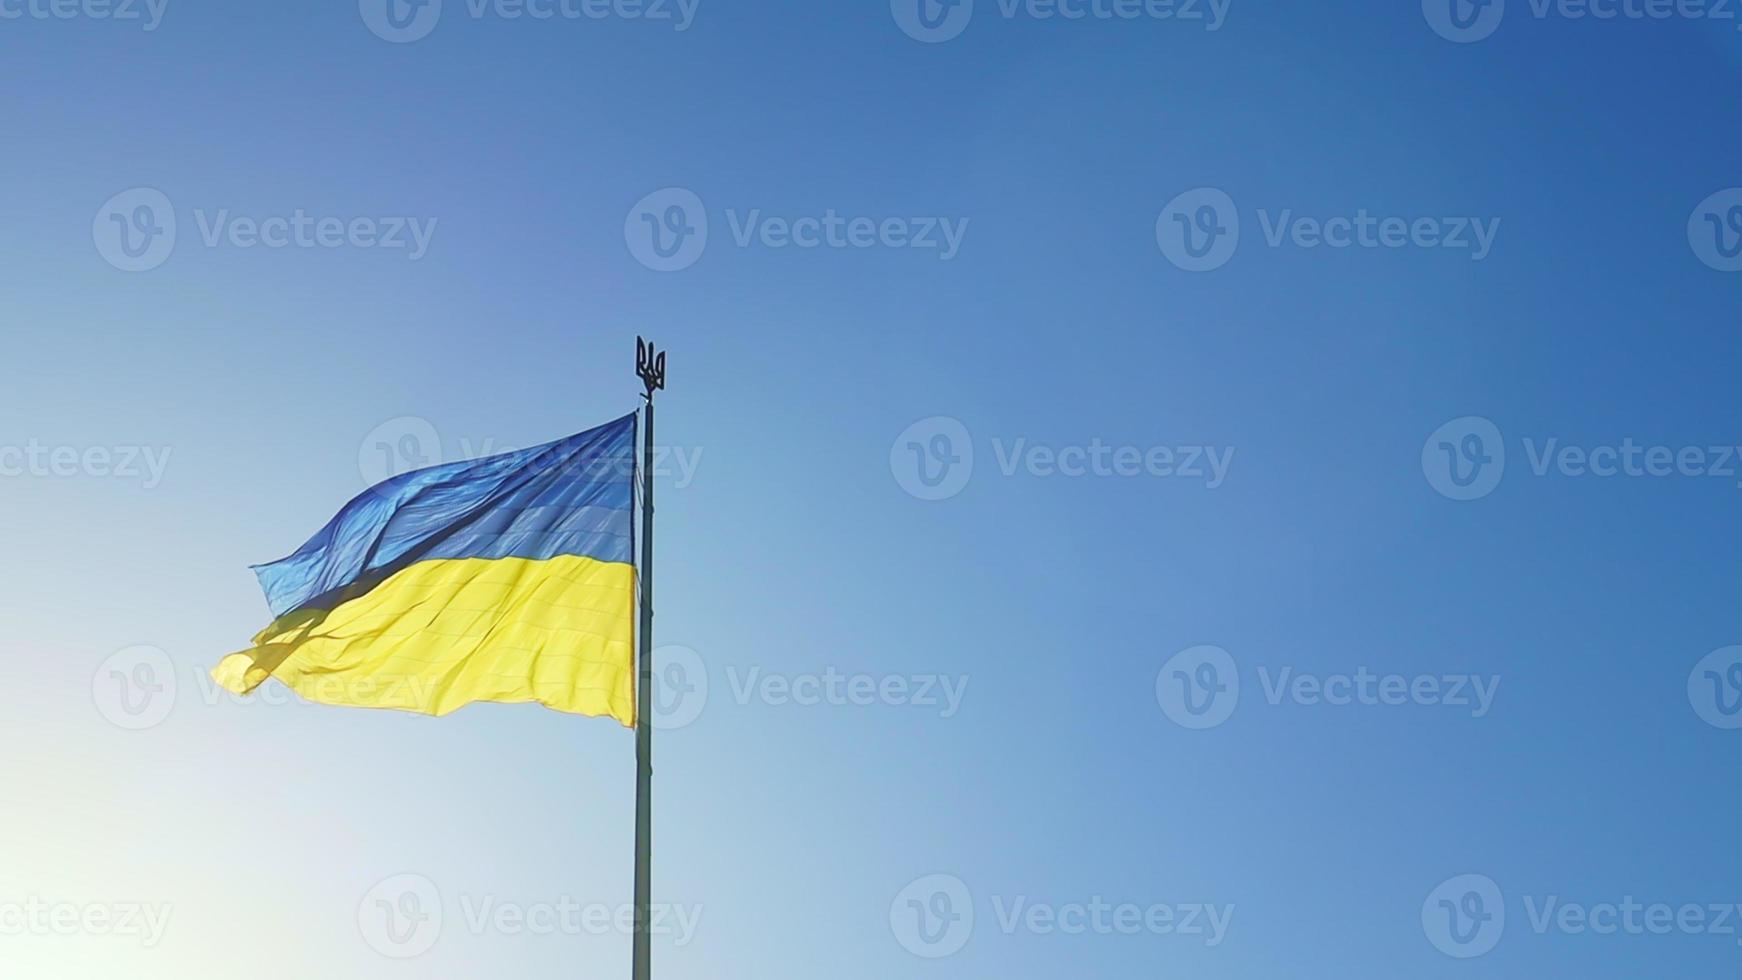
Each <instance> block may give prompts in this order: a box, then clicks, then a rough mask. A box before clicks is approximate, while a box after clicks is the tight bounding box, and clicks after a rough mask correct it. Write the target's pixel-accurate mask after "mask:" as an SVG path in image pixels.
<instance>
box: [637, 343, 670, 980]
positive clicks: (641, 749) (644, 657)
mask: <svg viewBox="0 0 1742 980" xmlns="http://www.w3.org/2000/svg"><path fill="white" fill-rule="evenodd" d="M635 374H636V376H637V377H639V378H640V379H641V382H642V384H643V385H644V386H645V387H646V389H647V392H646V394H645V395H644V396H643V397H645V398H646V399H647V411H646V418H645V422H646V425H647V428H646V431H645V433H644V434H643V436H642V452H641V570H640V575H639V576H638V578H639V584H640V586H641V629H640V631H639V639H640V647H641V649H640V657H639V660H640V670H639V677H638V678H637V680H636V685H635V697H636V702H635V949H634V953H633V980H650V978H651V975H652V973H651V969H650V961H651V955H650V954H651V952H652V950H651V945H650V943H649V939H650V938H651V936H650V935H649V932H648V929H649V927H650V925H651V924H652V921H653V919H652V915H651V908H652V904H653V903H652V893H653V881H652V877H653V876H652V865H653V393H654V392H656V391H660V390H662V389H663V388H665V354H664V353H663V352H661V353H659V354H657V355H656V354H655V353H654V350H653V345H652V344H649V343H647V342H646V341H644V340H642V339H641V338H640V337H637V338H635Z"/></svg>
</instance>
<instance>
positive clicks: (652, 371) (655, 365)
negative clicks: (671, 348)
mask: <svg viewBox="0 0 1742 980" xmlns="http://www.w3.org/2000/svg"><path fill="white" fill-rule="evenodd" d="M635 376H636V377H638V378H640V379H641V383H642V384H643V385H646V386H647V396H646V397H647V400H648V401H652V400H653V393H654V392H656V391H664V390H665V351H659V352H657V353H655V352H654V349H653V345H652V344H650V343H648V342H647V341H645V340H642V339H641V338H640V337H636V338H635Z"/></svg>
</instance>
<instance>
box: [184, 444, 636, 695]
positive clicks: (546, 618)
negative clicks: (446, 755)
mask: <svg viewBox="0 0 1742 980" xmlns="http://www.w3.org/2000/svg"><path fill="white" fill-rule="evenodd" d="M635 431H636V418H635V415H633V414H630V415H626V416H624V417H623V418H620V419H618V420H617V421H615V422H612V423H610V424H608V425H604V426H600V427H599V428H597V429H592V430H590V431H588V432H583V433H581V434H579V435H575V436H570V437H569V438H567V439H562V440H559V441H557V442H553V443H549V444H547V445H543V446H535V447H533V448H531V449H526V450H522V451H520V452H512V453H505V454H503V455H500V456H492V457H489V458H487V459H478V460H472V461H469V462H463V463H449V464H444V465H441V466H435V467H431V468H429V469H423V470H417V471H414V472H411V473H405V474H402V475H400V476H397V477H394V478H393V479H390V480H388V481H386V482H384V483H381V484H379V485H377V486H375V487H372V488H371V489H369V490H368V491H365V492H364V493H363V494H362V495H360V496H358V497H357V498H356V499H355V500H352V501H351V502H350V503H348V504H346V505H345V507H344V509H343V510H341V511H339V514H338V516H337V517H334V518H333V519H332V521H331V522H329V523H328V524H327V526H326V527H324V528H322V529H321V531H320V533H319V534H316V535H315V536H314V537H312V538H310V539H309V541H308V543H307V544H305V545H303V546H302V547H301V548H299V549H298V550H297V552H296V553H295V554H293V555H291V556H290V557H288V558H284V559H281V560H279V561H275V562H272V563H271V564H268V565H259V566H256V567H255V569H254V571H255V574H256V575H257V576H258V577H259V579H260V586H261V588H262V589H263V590H264V591H265V593H266V600H267V603H268V605H270V606H271V608H272V613H273V615H275V616H276V617H277V619H276V620H275V621H274V622H273V624H272V625H271V626H268V627H267V628H266V629H265V630H264V631H263V632H261V633H260V635H259V636H256V637H255V638H254V646H253V647H252V648H251V649H248V650H244V651H242V652H241V653H235V654H231V655H230V656H228V657H226V658H224V660H223V661H222V662H220V663H219V664H218V666H217V668H216V669H215V670H213V671H212V676H213V677H214V678H215V679H216V680H217V682H218V683H219V684H221V685H223V686H224V687H225V688H227V689H228V690H230V691H233V692H235V693H237V694H247V693H248V692H250V691H252V690H254V689H255V688H256V687H259V686H260V685H261V684H262V683H264V682H265V681H266V679H267V678H268V677H276V678H278V679H279V680H280V681H282V682H283V683H284V684H285V685H286V686H287V687H289V688H290V689H291V690H293V691H295V692H296V693H297V694H299V695H301V696H302V697H304V698H306V699H308V700H310V701H316V702H320V703H323V704H336V705H352V706H357V707H368V708H398V709H402V710H405V711H417V712H422V713H424V714H430V715H444V714H447V713H448V712H450V711H453V710H455V709H456V708H460V707H462V706H464V705H467V704H470V703H472V702H474V701H506V702H528V701H532V702H537V703H539V704H543V705H546V706H548V707H551V708H555V709H557V710H558V711H567V712H572V713H575V714H582V715H609V716H610V717H612V718H615V719H617V720H618V721H620V722H622V723H623V724H624V725H628V726H631V727H633V726H634V724H635V687H634V684H635V678H634V665H635V659H634V626H633V622H634V608H635V568H634V564H633V556H634V553H635V548H634V525H633V518H632V511H631V507H632V504H633V501H634V479H635Z"/></svg>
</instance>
